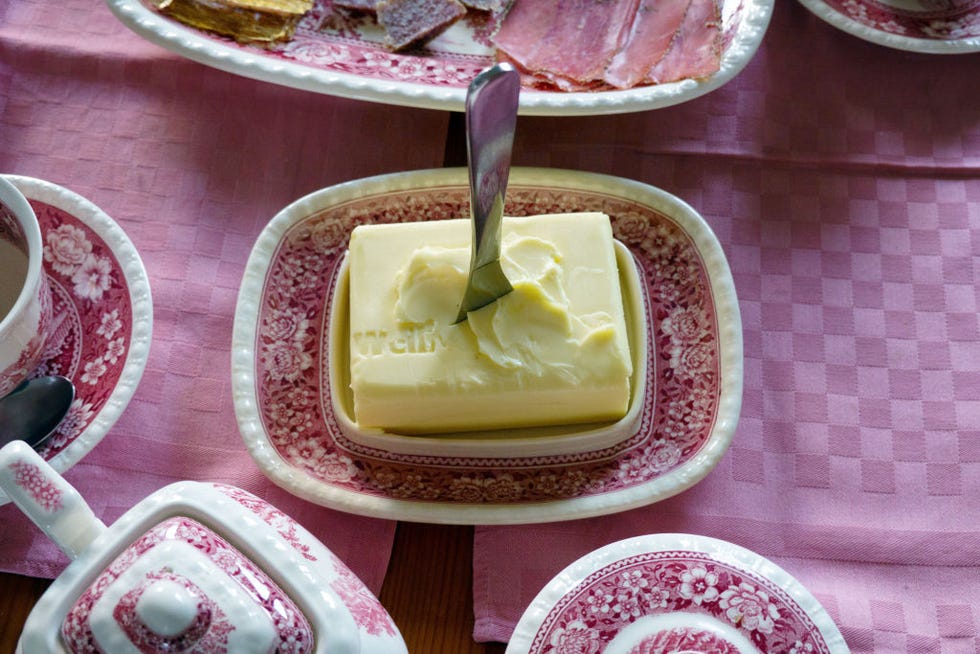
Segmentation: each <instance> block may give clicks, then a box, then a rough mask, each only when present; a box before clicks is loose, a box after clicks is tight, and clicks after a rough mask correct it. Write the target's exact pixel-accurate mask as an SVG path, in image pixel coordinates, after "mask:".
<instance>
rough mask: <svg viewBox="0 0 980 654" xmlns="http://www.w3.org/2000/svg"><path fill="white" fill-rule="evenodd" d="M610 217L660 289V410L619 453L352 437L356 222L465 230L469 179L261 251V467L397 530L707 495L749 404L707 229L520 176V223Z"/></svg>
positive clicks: (251, 291) (612, 186) (249, 391)
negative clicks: (706, 482) (332, 355)
mask: <svg viewBox="0 0 980 654" xmlns="http://www.w3.org/2000/svg"><path fill="white" fill-rule="evenodd" d="M567 211H602V212H605V213H606V214H608V215H609V216H610V217H611V219H612V224H613V234H614V236H615V237H616V238H617V239H618V240H620V241H621V242H623V243H624V244H626V246H627V247H629V248H630V250H631V251H632V253H633V255H634V257H635V260H636V262H637V264H638V265H639V267H640V270H641V273H642V274H641V278H642V281H643V284H644V285H645V286H646V288H645V294H646V297H647V298H648V306H647V313H648V316H649V323H648V331H647V334H648V338H649V339H650V343H649V344H648V347H649V348H650V351H651V352H653V353H654V356H653V357H652V358H653V361H652V363H651V365H649V366H648V372H647V374H648V375H649V376H650V377H649V378H648V381H647V388H648V389H652V390H648V396H649V398H650V399H648V400H647V401H645V402H644V406H643V409H642V410H641V415H640V427H639V429H638V430H637V431H636V433H635V434H634V435H633V436H632V437H630V438H627V439H626V440H624V441H622V442H620V443H617V444H616V445H615V446H612V447H606V448H602V449H598V450H590V451H581V452H576V453H573V454H566V455H550V456H538V455H536V454H535V453H534V452H528V451H521V450H520V449H515V451H514V452H512V453H510V454H509V455H508V456H504V455H502V454H498V455H497V456H493V457H486V458H481V457H462V456H461V457H450V456H438V455H426V454H421V453H417V454H409V453H397V452H391V451H388V450H381V449H377V448H370V447H365V446H363V445H361V444H359V443H356V442H354V441H352V440H351V439H350V438H348V437H346V436H345V434H344V433H343V430H342V429H341V428H340V426H339V424H338V420H337V416H336V415H335V414H334V411H333V407H332V400H331V388H330V360H329V356H327V354H328V353H329V346H328V343H327V339H328V338H329V328H328V322H329V316H330V310H331V307H330V299H331V298H332V293H331V290H332V289H333V287H334V284H335V283H336V278H337V275H338V273H339V269H340V264H341V262H342V261H343V259H344V256H345V254H346V251H347V241H348V237H349V234H350V232H351V230H352V229H353V228H354V227H355V226H356V225H358V224H362V223H370V222H393V221H409V220H439V219H444V218H459V217H461V216H466V215H468V212H469V189H468V184H467V173H466V169H465V168H454V169H437V170H424V171H414V172H409V173H398V174H392V175H383V176H379V177H373V178H368V179H363V180H358V181H354V182H348V183H346V184H340V185H338V186H333V187H330V188H326V189H323V190H320V191H317V192H315V193H312V194H310V195H308V196H306V197H304V198H301V199H299V200H297V201H296V202H294V203H293V204H291V205H289V206H288V207H286V208H285V209H283V210H282V211H281V212H280V213H279V214H277V215H276V216H275V217H274V218H273V219H272V220H271V221H270V223H269V224H268V225H267V226H266V228H265V229H264V230H263V231H262V233H261V234H260V235H259V237H258V239H257V241H256V243H255V245H254V247H253V249H252V253H251V255H250V256H249V260H248V263H247V265H246V269H245V275H244V277H243V279H242V285H241V289H240V291H239V295H238V305H237V307H236V312H235V325H234V332H233V336H232V389H233V394H234V403H235V411H236V415H237V418H238V424H239V429H240V430H241V434H242V438H243V439H244V441H245V444H246V446H247V447H248V450H249V452H250V454H251V455H252V457H253V458H254V459H255V461H256V463H257V464H258V466H259V468H260V469H261V470H262V471H263V472H264V473H265V474H266V475H267V476H269V478H270V479H272V481H274V482H275V483H277V484H278V485H280V486H282V487H283V488H285V489H286V490H288V491H290V492H292V493H294V494H295V495H298V496H299V497H302V498H304V499H307V500H310V501H312V502H314V503H317V504H321V505H324V506H329V507H333V508H336V509H340V510H344V511H348V512H351V513H356V514H361V515H369V516H375V517H382V518H390V519H396V520H415V521H421V522H441V523H458V524H494V523H496V524H508V523H511V524H512V523H523V522H547V521H553V520H566V519H571V518H582V517H586V516H591V515H600V514H605V513H612V512H616V511H623V510H626V509H629V508H633V507H636V506H641V505H645V504H649V503H651V502H656V501H659V500H662V499H664V498H667V497H670V496H671V495H674V494H676V493H679V492H681V491H683V490H684V489H686V488H688V487H690V486H691V485H693V484H695V483H697V482H698V481H700V480H701V479H702V478H704V476H705V475H707V474H708V472H709V471H710V470H711V469H712V468H713V467H714V466H715V465H716V464H717V463H718V461H719V460H720V458H721V456H722V455H723V454H724V452H725V451H726V449H727V448H728V445H729V443H730V442H731V439H732V435H733V433H734V431H735V426H736V423H737V422H738V415H739V410H740V408H741V401H742V331H741V319H740V317H739V312H738V300H737V298H736V295H735V287H734V283H733V281H732V278H731V272H730V271H729V269H728V262H727V260H726V258H725V255H724V252H723V251H722V249H721V246H720V244H719V243H718V241H717V239H716V238H715V236H714V234H713V233H712V231H711V229H710V227H709V226H708V225H707V223H706V222H705V221H704V219H703V218H701V216H700V215H699V214H698V213H697V212H695V211H694V210H693V209H692V208H691V207H690V206H688V205H687V204H685V203H684V202H682V201H681V200H680V199H678V198H677V197H675V196H673V195H670V194H669V193H666V192H665V191H662V190H660V189H657V188H654V187H651V186H648V185H646V184H641V183H638V182H633V181H629V180H625V179H622V178H618V177H612V176H607V175H598V174H592V173H582V172H572V171H558V170H548V169H533V168H532V169H528V168H516V169H514V170H513V171H512V172H511V177H510V184H509V185H508V188H507V200H506V212H507V213H508V214H509V215H516V216H521V215H539V214H544V213H560V212H567Z"/></svg>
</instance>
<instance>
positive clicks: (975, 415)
mask: <svg viewBox="0 0 980 654" xmlns="http://www.w3.org/2000/svg"><path fill="white" fill-rule="evenodd" d="M776 4H777V6H776V9H775V14H774V17H773V21H772V24H771V26H770V29H769V31H768V33H767V35H766V38H765V41H764V43H763V47H762V48H761V49H760V51H759V52H758V54H757V56H756V57H755V58H754V59H753V61H752V62H751V63H750V65H749V66H748V68H747V69H746V70H745V71H744V72H743V73H742V74H741V75H740V76H739V77H738V78H736V79H735V80H734V81H733V82H731V83H730V84H728V85H727V86H725V87H723V88H722V89H720V90H718V91H716V92H714V93H712V94H710V95H708V96H706V97H704V98H701V99H699V100H696V101H692V102H690V103H687V104H685V105H682V106H678V107H674V108H670V109H665V110H661V111H653V112H647V113H643V114H633V115H624V116H617V117H594V118H583V119H567V120H561V121H556V120H545V119H522V120H521V121H520V122H519V124H518V142H517V151H516V153H515V156H514V161H515V163H516V164H521V165H545V166H555V167H563V168H579V169H587V170H595V171H600V172H606V173H613V174H617V175H621V176H623V177H628V178H633V179H637V180H640V181H644V182H647V183H650V184H653V185H656V186H660V187H662V188H664V189H666V190H668V191H671V192H672V193H675V194H676V195H678V196H680V197H681V198H683V199H685V200H687V201H688V202H689V203H691V204H692V205H693V206H694V207H695V208H696V209H698V210H699V211H700V212H701V213H702V214H703V216H704V217H705V219H706V220H707V221H708V222H709V223H710V224H711V226H712V227H713V228H714V230H715V231H716V234H717V235H718V238H719V240H720V241H721V243H722V246H723V248H724V250H725V252H726V253H727V255H728V257H729V262H730V264H731V268H732V272H733V275H734V280H735V285H736V289H737V292H738V296H739V305H740V308H741V315H742V321H743V329H744V345H745V378H744V381H745V390H744V396H743V404H742V416H741V420H740V423H739V427H738V429H737V432H736V434H735V437H734V440H733V443H732V445H731V448H730V449H729V451H728V452H727V454H726V456H725V457H724V458H723V459H722V461H721V462H720V464H719V465H718V466H717V467H716V468H715V469H714V470H713V471H712V472H711V473H710V474H709V475H708V477H707V478H706V479H705V480H704V481H702V482H701V483H700V484H698V485H697V486H695V487H694V488H692V489H690V490H688V491H687V492H685V493H682V494H681V495H678V496H676V497H674V498H672V499H670V500H668V501H664V502H661V503H659V504H655V505H652V506H649V507H646V508H643V509H637V510H633V511H630V512H628V513H623V514H618V515H609V516H605V517H599V518H592V519H586V520H580V521H575V522H568V523H556V524H545V525H531V526H514V527H481V528H478V529H477V535H476V542H475V562H474V587H475V588H474V604H475V613H476V628H475V637H476V639H477V640H501V641H505V640H507V638H508V637H509V635H510V633H511V631H512V629H513V627H514V624H515V622H516V621H517V619H518V618H519V617H520V615H521V613H522V611H523V610H524V608H525V607H526V606H527V605H528V604H529V603H530V602H531V600H532V598H533V597H534V596H535V595H536V593H537V592H538V591H539V590H540V589H541V587H542V586H543V585H544V584H545V583H546V582H547V581H548V580H549V579H550V578H551V577H552V575H554V574H556V573H557V572H558V571H559V570H561V569H562V568H563V567H564V566H566V565H567V564H569V563H571V562H572V561H573V560H574V559H576V558H577V557H579V556H581V555H583V554H585V553H586V552H588V551H590V550H592V549H595V548H597V547H599V546H602V545H604V544H607V543H609V542H612V541H615V540H618V539H621V538H625V537H628V536H633V535H638V534H645V533H656V532H689V533H696V534H703V535H708V536H713V537H717V538H722V539H725V540H729V541H733V542H735V543H737V544H739V545H742V546H745V547H748V548H750V549H752V550H754V551H756V552H758V553H759V554H761V555H763V556H765V557H767V558H770V559H772V560H773V561H775V562H776V563H777V564H779V565H780V566H781V567H783V568H785V569H786V570H787V571H788V572H790V574H792V575H794V576H795V577H796V578H797V579H798V580H799V581H800V582H801V583H803V585H804V586H806V587H807V588H808V589H809V590H810V591H811V592H812V593H813V594H814V595H815V596H816V597H817V598H818V600H820V602H821V603H822V604H823V605H824V606H825V607H826V608H827V610H828V611H829V613H830V614H831V616H832V617H833V618H834V620H835V621H836V622H837V623H838V625H839V626H840V628H841V631H842V633H843V635H844V637H845V638H846V640H847V642H848V644H849V645H850V647H851V648H852V650H853V651H855V652H943V653H950V654H951V653H954V652H956V653H961V652H975V651H980V608H978V607H980V603H978V601H977V597H978V595H980V326H978V313H977V310H978V298H980V290H978V282H980V86H978V85H977V80H980V55H977V54H972V55H962V56H949V57H941V56H929V55H920V54H913V53H905V52H900V51H896V50H890V49H886V48H884V47H880V46H876V45H873V44H870V43H866V42H864V41H861V40H858V39H856V38H854V37H851V36H848V35H846V34H844V33H842V32H839V31H837V30H835V29H834V28H833V27H830V26H829V25H827V24H825V23H823V22H821V21H820V20H818V19H817V18H815V17H814V16H812V15H811V14H810V13H809V12H808V11H807V10H806V9H805V8H803V7H802V6H801V5H799V4H797V3H795V2H783V1H782V0H780V1H779V2H777V3H776Z"/></svg>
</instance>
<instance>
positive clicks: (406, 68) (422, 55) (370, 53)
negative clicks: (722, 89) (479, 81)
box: [142, 0, 744, 93]
mask: <svg viewBox="0 0 980 654" xmlns="http://www.w3.org/2000/svg"><path fill="white" fill-rule="evenodd" d="M142 1H143V3H144V4H145V5H146V6H147V7H148V8H149V9H150V10H152V11H155V9H154V8H153V5H152V4H151V3H150V2H148V0H142ZM331 4H332V3H331V2H330V0H317V1H316V2H315V3H314V6H313V9H311V10H310V11H309V12H307V13H306V15H304V16H303V18H302V19H301V20H300V22H299V25H298V26H297V27H296V32H295V34H294V35H293V38H292V39H290V40H289V41H288V42H286V43H279V44H274V45H271V46H268V47H263V46H261V45H248V44H241V43H237V42H235V41H234V40H233V39H230V38H225V37H221V36H218V35H215V34H211V33H208V32H205V31H198V30H196V31H197V32H198V33H199V34H200V35H201V36H203V37H205V38H208V39H211V40H214V41H218V42H220V43H221V44H222V45H224V46H226V47H230V48H234V49H236V50H241V51H243V52H245V53H247V54H249V55H251V56H256V57H268V58H271V59H281V60H287V61H291V62H293V63H296V64H300V65H303V66H309V67H311V68H315V69H319V70H324V71H329V72H333V73H341V74H346V75H356V76H358V77H362V78H366V79H370V80H378V81H396V82H408V83H412V84H421V85H426V86H438V87H449V88H461V89H462V88H466V87H467V86H468V85H469V83H470V81H471V80H472V79H473V78H474V77H475V76H476V75H477V73H479V72H480V71H481V70H483V69H484V68H487V67H488V66H491V65H493V64H494V63H495V56H494V49H493V46H492V44H491V42H490V36H491V35H492V34H493V33H494V32H495V31H496V26H497V24H498V23H499V21H500V19H501V13H500V10H497V11H495V12H493V14H492V15H487V14H483V15H481V12H470V15H468V16H467V17H466V18H465V20H464V21H463V22H462V23H461V26H465V35H464V36H462V37H461V38H460V41H459V42H455V43H454V42H450V41H449V39H448V38H447V37H442V38H440V39H436V40H435V41H433V42H431V43H429V44H428V45H427V46H426V47H424V48H422V49H421V50H418V51H413V52H391V51H389V50H388V49H387V48H385V47H384V45H383V44H382V43H381V42H380V41H379V40H378V35H379V33H380V32H379V29H378V28H377V27H376V25H375V24H374V18H373V17H372V16H369V15H366V14H357V13H345V12H343V11H334V10H333V9H332V8H331ZM505 4H506V3H505ZM743 4H744V3H742V2H739V3H738V6H737V7H736V8H735V9H734V11H733V12H732V14H731V15H732V20H731V21H730V22H729V23H728V24H726V32H725V36H724V42H725V43H728V42H730V41H731V39H732V37H733V35H734V34H735V33H736V32H737V31H738V27H739V24H740V21H741V16H742V11H741V9H742V6H743ZM168 20H171V21H173V22H175V23H176V21H174V20H173V19H170V18H168ZM181 27H182V28H184V29H190V28H188V27H187V26H183V25H182V26H181ZM368 33H372V36H371V37H369V36H367V35H368ZM541 90H542V91H551V92H557V93H561V91H558V90H557V89H554V88H553V87H551V86H548V87H547V88H542V89H541Z"/></svg>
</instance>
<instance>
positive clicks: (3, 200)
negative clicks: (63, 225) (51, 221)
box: [0, 176, 51, 397]
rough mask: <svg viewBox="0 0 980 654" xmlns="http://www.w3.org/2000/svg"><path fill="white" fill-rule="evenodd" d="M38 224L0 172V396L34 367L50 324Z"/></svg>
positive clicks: (17, 192) (17, 191)
mask: <svg viewBox="0 0 980 654" xmlns="http://www.w3.org/2000/svg"><path fill="white" fill-rule="evenodd" d="M42 258H43V244H42V241H41V227H40V225H39V224H38V221H37V216H36V215H35V214H34V210H33V209H32V208H31V205H30V204H28V202H27V199H26V198H25V197H24V196H23V194H22V193H21V192H20V191H19V190H17V187H16V186H14V185H13V184H11V183H10V182H9V181H7V180H6V179H4V178H3V177H2V176H0V397H2V396H4V395H6V394H7V393H9V392H10V391H12V390H13V389H14V388H16V387H17V385H18V384H20V383H21V382H22V381H24V380H25V379H27V376H28V375H29V374H30V372H31V371H32V370H33V369H34V367H35V366H36V365H37V363H38V361H39V360H40V358H41V355H42V354H43V352H44V343H45V340H46V339H47V336H48V330H49V328H50V325H51V296H50V291H49V289H48V283H47V278H46V277H45V275H44V270H43V269H42Z"/></svg>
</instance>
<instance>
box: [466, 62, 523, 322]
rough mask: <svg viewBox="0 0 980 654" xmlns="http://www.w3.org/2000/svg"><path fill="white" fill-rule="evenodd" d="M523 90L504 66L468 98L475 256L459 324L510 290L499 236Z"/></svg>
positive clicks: (479, 81)
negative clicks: (502, 266)
mask: <svg viewBox="0 0 980 654" xmlns="http://www.w3.org/2000/svg"><path fill="white" fill-rule="evenodd" d="M520 90H521V80H520V74H519V73H518V72H517V71H516V70H515V69H514V67H513V66H511V65H510V64H506V63H502V64H497V65H495V66H493V67H492V68H488V69H487V70H485V71H483V72H482V73H480V74H479V75H477V76H476V77H475V78H474V79H473V81H472V82H471V83H470V86H469V89H468V90H467V93H466V152H467V156H468V158H469V176H470V212H471V213H472V219H473V220H472V222H473V251H472V253H471V255H470V274H469V278H468V279H467V282H466V292H465V293H464V294H463V301H462V302H461V303H460V306H459V314H458V315H457V316H456V322H462V321H464V320H466V314H467V313H469V312H470V311H475V310H476V309H479V308H480V307H483V306H486V305H488V304H490V303H491V302H493V301H494V300H496V299H497V298H499V297H501V296H503V295H506V294H507V293H510V291H511V290H512V289H511V285H510V282H509V281H507V277H506V276H505V275H504V271H503V270H502V269H501V268H500V231H501V223H502V221H503V216H504V194H505V193H506V191H507V177H508V175H509V173H510V153H511V147H512V146H513V143H514V130H515V128H516V126H517V103H518V96H519V95H520Z"/></svg>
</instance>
